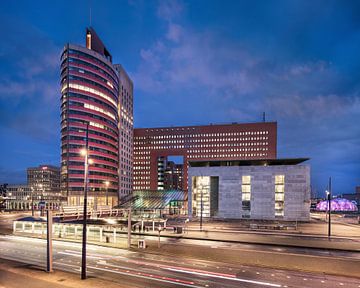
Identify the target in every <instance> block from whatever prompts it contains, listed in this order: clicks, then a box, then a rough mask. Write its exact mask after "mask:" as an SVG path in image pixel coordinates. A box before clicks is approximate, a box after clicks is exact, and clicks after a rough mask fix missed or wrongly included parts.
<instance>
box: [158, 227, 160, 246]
mask: <svg viewBox="0 0 360 288" xmlns="http://www.w3.org/2000/svg"><path fill="white" fill-rule="evenodd" d="M158 231H159V239H158V248H160V232H161V225H160V224H159V227H158Z"/></svg>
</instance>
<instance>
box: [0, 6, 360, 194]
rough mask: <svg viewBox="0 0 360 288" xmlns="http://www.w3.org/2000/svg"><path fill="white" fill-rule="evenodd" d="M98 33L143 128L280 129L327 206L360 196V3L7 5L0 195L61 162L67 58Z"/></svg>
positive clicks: (283, 150) (287, 151)
mask: <svg viewBox="0 0 360 288" xmlns="http://www.w3.org/2000/svg"><path fill="white" fill-rule="evenodd" d="M89 3H91V6H92V26H93V27H94V28H95V30H96V31H97V33H98V34H99V36H100V37H101V38H102V40H103V41H104V43H105V45H106V46H107V48H108V49H109V51H111V53H112V55H113V59H114V62H115V63H121V64H122V65H123V66H124V67H125V68H126V69H127V71H128V72H129V74H130V75H131V77H132V79H133V81H134V85H135V93H134V97H135V101H134V108H135V115H134V116H135V127H152V126H170V125H193V124H195V125H197V124H208V123H224V122H257V121H261V117H262V112H263V111H266V117H267V120H269V121H277V122H278V157H310V158H311V161H310V162H309V163H310V164H311V171H312V184H313V187H314V188H315V189H316V190H317V191H318V193H319V194H320V195H323V191H324V190H325V188H326V185H327V181H328V177H329V176H332V178H333V188H334V193H335V194H341V193H352V192H354V189H355V186H356V185H360V124H359V122H360V81H359V79H360V56H359V55H360V54H359V51H360V1H342V0H339V1H331V0H326V1H325V0H324V1H316V0H315V1H314V0H312V1H303V0H299V1H294V0H286V1H285V0H284V1H280V0H279V1H268V0H267V1H265V0H264V1H260V0H259V1H240V0H238V1H230V0H227V1H210V0H207V1H200V0H198V1H151V0H143V1H135V0H129V1H119V0H116V1H100V0H87V1H67V0H65V1H30V0H29V1H1V3H0V29H1V41H0V136H1V142H0V143H1V150H0V153H1V154H0V159H1V160H0V183H3V182H6V183H13V184H15V183H25V182H26V172H25V170H26V168H27V167H29V166H37V165H39V164H44V163H47V164H54V165H59V162H60V91H59V90H60V89H59V56H60V53H61V50H62V47H63V45H64V44H65V43H67V42H70V43H76V44H81V45H84V33H85V27H86V26H88V25H89V6H90V5H89Z"/></svg>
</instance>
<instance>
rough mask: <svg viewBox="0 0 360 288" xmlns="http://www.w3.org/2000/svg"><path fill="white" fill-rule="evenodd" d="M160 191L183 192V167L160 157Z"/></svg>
mask: <svg viewBox="0 0 360 288" xmlns="http://www.w3.org/2000/svg"><path fill="white" fill-rule="evenodd" d="M157 163H158V165H157V169H158V190H183V165H182V164H176V163H174V162H173V161H168V158H167V157H158V159H157Z"/></svg>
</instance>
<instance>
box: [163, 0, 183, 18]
mask: <svg viewBox="0 0 360 288" xmlns="http://www.w3.org/2000/svg"><path fill="white" fill-rule="evenodd" d="M183 10H184V5H183V2H180V1H177V0H160V1H159V6H158V9H157V15H158V17H159V18H161V19H163V20H167V21H171V20H174V19H175V18H177V17H178V16H179V15H180V14H181V12H182V11H183Z"/></svg>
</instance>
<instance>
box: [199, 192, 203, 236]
mask: <svg viewBox="0 0 360 288" xmlns="http://www.w3.org/2000/svg"><path fill="white" fill-rule="evenodd" d="M202 222H203V187H202V186H201V194H200V231H202V224H203V223H202Z"/></svg>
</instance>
